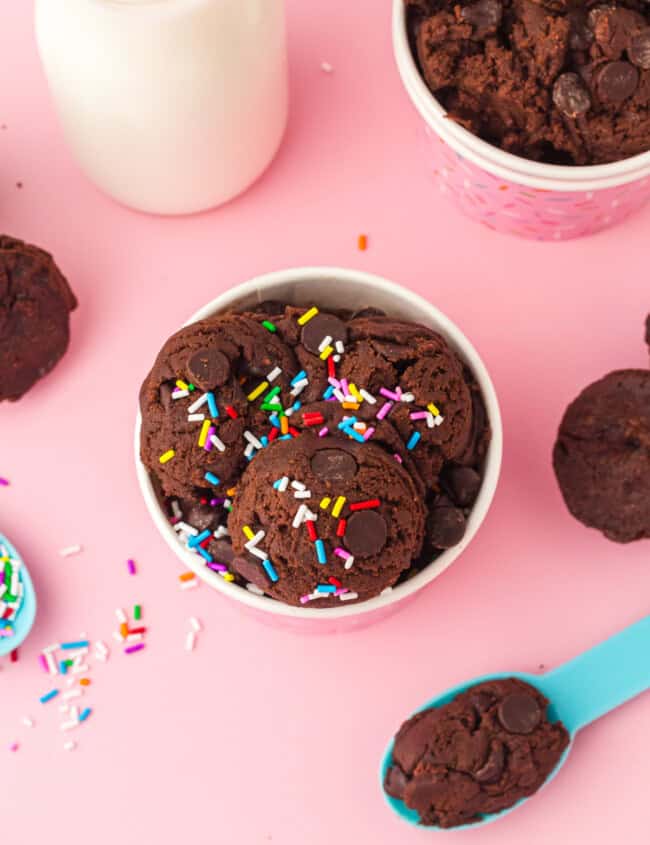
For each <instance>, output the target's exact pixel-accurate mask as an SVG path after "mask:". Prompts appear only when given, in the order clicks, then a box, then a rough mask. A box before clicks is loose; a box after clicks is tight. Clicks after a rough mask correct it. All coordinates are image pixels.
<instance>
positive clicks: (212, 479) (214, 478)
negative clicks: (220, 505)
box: [203, 472, 219, 487]
mask: <svg viewBox="0 0 650 845" xmlns="http://www.w3.org/2000/svg"><path fill="white" fill-rule="evenodd" d="M203 478H205V480H206V481H209V482H210V484H214V485H215V487H216V486H217V484H219V479H218V478H217V476H216V475H215V474H214V473H213V472H206V474H205V475H204V476H203Z"/></svg>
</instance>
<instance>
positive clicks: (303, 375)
mask: <svg viewBox="0 0 650 845" xmlns="http://www.w3.org/2000/svg"><path fill="white" fill-rule="evenodd" d="M306 378H307V373H306V372H305V371H304V370H300V372H299V373H298V375H297V376H296V377H295V378H294V379H292V380H291V386H292V387H293V385H294V384H298V382H299V381H302V380H303V379H306Z"/></svg>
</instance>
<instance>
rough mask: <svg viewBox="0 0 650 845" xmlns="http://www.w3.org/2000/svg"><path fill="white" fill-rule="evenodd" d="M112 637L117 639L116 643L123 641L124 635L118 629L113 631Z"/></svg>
mask: <svg viewBox="0 0 650 845" xmlns="http://www.w3.org/2000/svg"><path fill="white" fill-rule="evenodd" d="M113 639H114V640H117V642H118V643H122V642H124V637H123V636H122V634H120V632H119V631H113Z"/></svg>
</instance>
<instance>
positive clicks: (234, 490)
mask: <svg viewBox="0 0 650 845" xmlns="http://www.w3.org/2000/svg"><path fill="white" fill-rule="evenodd" d="M236 492H237V488H236V487H231V488H230V490H226V496H230V498H231V499H232V497H233V496H234V495H235V493H236Z"/></svg>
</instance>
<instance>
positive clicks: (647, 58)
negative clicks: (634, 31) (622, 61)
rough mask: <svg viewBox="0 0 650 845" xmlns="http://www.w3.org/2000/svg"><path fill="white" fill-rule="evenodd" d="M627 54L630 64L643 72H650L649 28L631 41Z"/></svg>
mask: <svg viewBox="0 0 650 845" xmlns="http://www.w3.org/2000/svg"><path fill="white" fill-rule="evenodd" d="M627 54H628V56H629V58H630V61H631V62H632V64H635V65H636V66H637V67H640V68H643V70H650V27H648V29H644V30H642V31H641V32H640V33H639V34H638V35H637V36H635V37H634V38H633V39H632V41H631V42H630V45H629V47H628V48H627Z"/></svg>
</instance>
